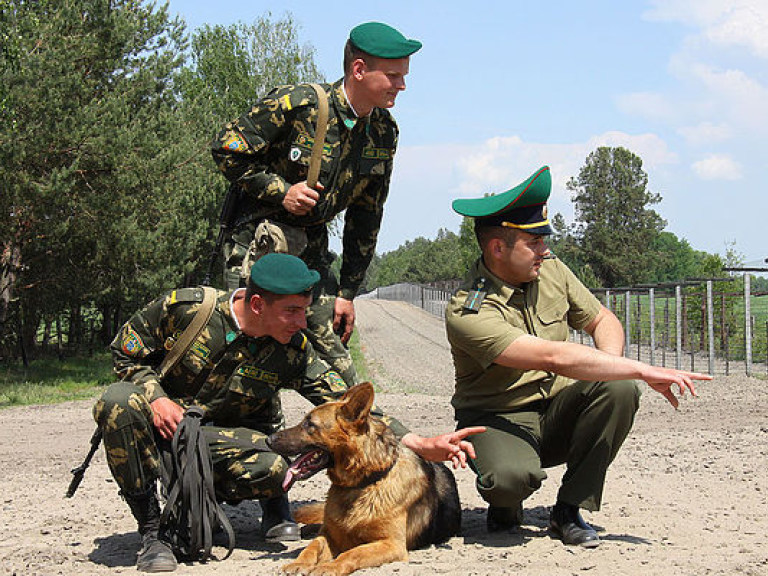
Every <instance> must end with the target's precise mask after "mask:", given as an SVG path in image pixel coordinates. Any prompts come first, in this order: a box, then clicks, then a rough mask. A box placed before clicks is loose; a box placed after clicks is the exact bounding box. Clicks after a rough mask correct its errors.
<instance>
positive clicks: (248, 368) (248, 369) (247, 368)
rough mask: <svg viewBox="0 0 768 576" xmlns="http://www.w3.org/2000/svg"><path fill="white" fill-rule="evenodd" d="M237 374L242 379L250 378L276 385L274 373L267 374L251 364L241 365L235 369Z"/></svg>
mask: <svg viewBox="0 0 768 576" xmlns="http://www.w3.org/2000/svg"><path fill="white" fill-rule="evenodd" d="M237 374H238V375H239V376H243V377H244V378H250V379H251V380H261V381H262V382H267V383H268V384H275V385H276V384H277V382H278V380H277V374H276V373H275V372H267V371H266V370H262V369H261V368H259V367H257V366H254V365H253V364H243V365H242V366H240V367H239V368H238V369H237Z"/></svg>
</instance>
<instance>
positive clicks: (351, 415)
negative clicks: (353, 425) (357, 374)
mask: <svg viewBox="0 0 768 576" xmlns="http://www.w3.org/2000/svg"><path fill="white" fill-rule="evenodd" d="M373 395H374V392H373V384H371V383H370V382H363V383H362V384H358V385H357V386H353V387H352V388H350V389H349V390H347V392H346V393H345V394H344V396H342V397H341V402H342V406H341V410H340V413H341V415H342V416H343V417H344V419H345V420H349V421H350V422H358V421H361V420H364V419H365V418H367V417H368V414H370V413H371V406H373Z"/></svg>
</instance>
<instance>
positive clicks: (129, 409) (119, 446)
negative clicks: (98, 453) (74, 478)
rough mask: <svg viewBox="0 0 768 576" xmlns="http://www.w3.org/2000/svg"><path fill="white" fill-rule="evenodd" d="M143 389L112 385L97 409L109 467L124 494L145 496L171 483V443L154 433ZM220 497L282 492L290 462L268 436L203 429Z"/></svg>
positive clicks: (95, 413) (232, 499) (237, 498)
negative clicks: (271, 445)
mask: <svg viewBox="0 0 768 576" xmlns="http://www.w3.org/2000/svg"><path fill="white" fill-rule="evenodd" d="M142 392H143V390H142V388H141V387H140V386H136V385H135V384H131V383H130V382H116V383H114V384H112V385H111V386H110V387H109V388H107V390H106V391H105V392H104V394H103V395H102V396H101V398H100V399H99V400H98V401H97V402H96V405H95V406H94V408H93V417H94V419H95V420H96V423H97V424H98V426H99V428H100V429H101V431H102V433H103V437H104V450H105V452H106V455H107V464H108V465H109V469H110V471H111V472H112V476H113V477H114V478H115V481H116V482H117V485H118V486H119V488H120V491H121V493H122V494H124V495H128V496H131V495H135V494H144V493H146V492H147V490H149V489H150V488H152V486H154V484H155V481H156V480H158V479H160V480H162V481H165V480H167V474H166V471H167V470H168V463H169V462H170V460H169V457H170V451H171V443H170V441H169V440H165V439H164V438H162V437H161V436H160V435H159V434H157V433H156V432H155V429H154V427H153V425H152V409H151V407H150V405H149V402H147V399H146V398H145V397H144V395H143V393H142ZM203 434H204V435H205V438H206V439H207V441H208V448H209V450H210V453H211V461H212V465H213V473H214V485H215V487H216V495H217V497H218V498H219V499H220V500H225V501H228V502H237V501H240V500H247V499H254V498H271V497H273V496H278V495H280V494H282V493H283V490H282V483H283V479H284V478H285V473H286V471H287V470H288V463H287V461H286V460H285V459H284V458H283V457H282V456H279V455H277V454H275V453H274V452H271V451H269V450H268V448H267V447H266V443H265V439H266V435H265V434H262V433H261V432H257V431H255V430H251V429H248V428H222V427H218V426H208V425H206V426H203Z"/></svg>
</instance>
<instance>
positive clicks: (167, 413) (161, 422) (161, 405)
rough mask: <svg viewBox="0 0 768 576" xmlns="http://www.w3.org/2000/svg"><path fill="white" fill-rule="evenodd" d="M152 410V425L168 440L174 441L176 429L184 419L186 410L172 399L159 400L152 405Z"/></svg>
mask: <svg viewBox="0 0 768 576" xmlns="http://www.w3.org/2000/svg"><path fill="white" fill-rule="evenodd" d="M150 407H151V408H152V413H153V417H152V424H153V425H154V427H155V428H156V429H157V431H158V432H160V436H162V437H163V438H165V439H166V440H173V435H174V433H175V432H176V427H177V426H178V425H179V422H181V419H182V418H184V408H182V407H181V406H179V405H178V404H176V402H174V401H173V400H171V399H170V398H158V399H157V400H155V401H154V402H152V403H151V404H150Z"/></svg>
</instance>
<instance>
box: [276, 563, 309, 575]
mask: <svg viewBox="0 0 768 576" xmlns="http://www.w3.org/2000/svg"><path fill="white" fill-rule="evenodd" d="M314 567H315V565H314V564H306V563H304V562H291V563H290V564H286V565H284V566H282V567H281V568H280V571H281V572H282V573H283V574H295V575H297V576H308V575H309V574H310V572H311V571H312V569H313V568H314Z"/></svg>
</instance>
